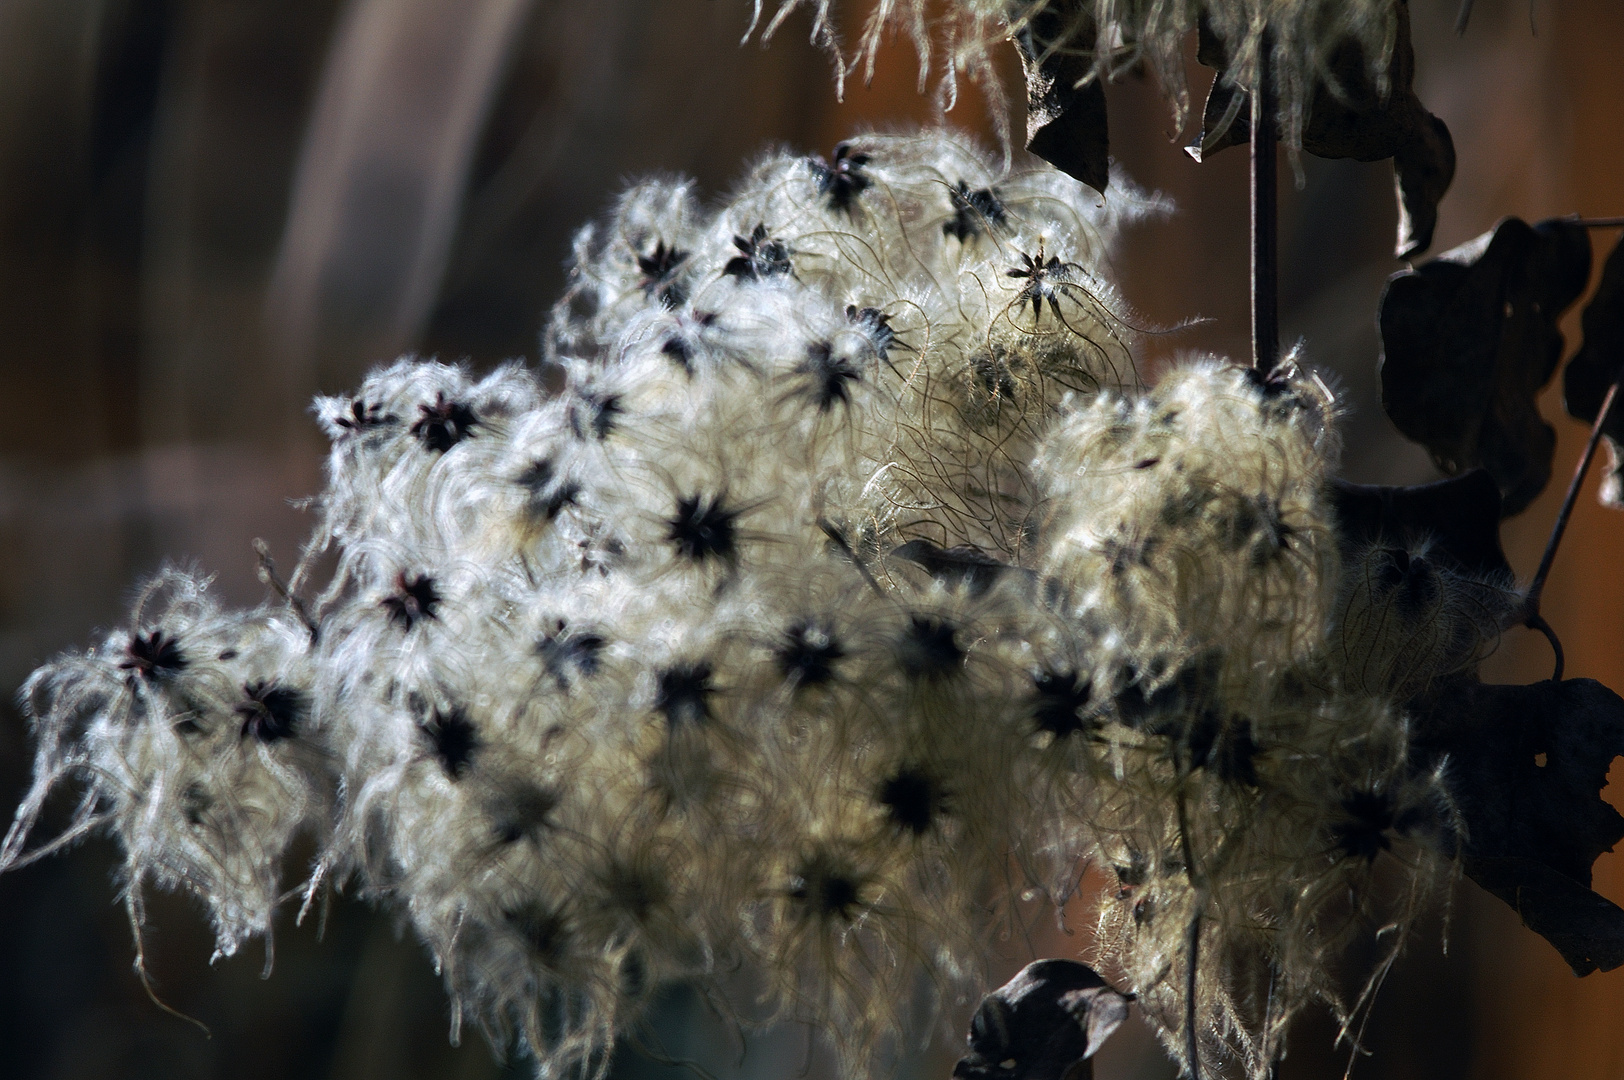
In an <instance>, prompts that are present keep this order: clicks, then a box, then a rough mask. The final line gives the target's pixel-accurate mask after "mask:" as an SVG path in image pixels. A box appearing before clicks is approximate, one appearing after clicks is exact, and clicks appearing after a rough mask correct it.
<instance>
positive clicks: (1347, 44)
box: [1185, 3, 1455, 259]
mask: <svg viewBox="0 0 1624 1080" xmlns="http://www.w3.org/2000/svg"><path fill="white" fill-rule="evenodd" d="M1397 15H1398V36H1397V39H1396V40H1395V41H1394V43H1393V56H1392V59H1391V61H1389V63H1388V66H1387V72H1386V86H1385V87H1383V86H1380V85H1378V82H1377V80H1376V79H1374V78H1372V76H1371V71H1370V65H1369V64H1368V63H1367V62H1366V58H1365V53H1364V49H1363V47H1362V46H1361V45H1360V44H1359V42H1358V41H1357V40H1355V39H1354V38H1352V37H1348V38H1343V39H1342V41H1340V42H1339V43H1338V44H1337V46H1336V48H1335V49H1333V50H1332V52H1331V55H1330V56H1329V57H1328V58H1327V61H1326V65H1325V71H1326V73H1327V76H1328V77H1327V78H1325V79H1322V80H1321V81H1320V82H1318V83H1316V84H1315V86H1314V93H1313V96H1312V98H1311V99H1310V100H1309V108H1308V118H1307V122H1306V123H1305V124H1304V126H1303V132H1302V138H1303V149H1304V150H1306V151H1308V152H1309V153H1310V154H1313V155H1315V156H1316V157H1322V158H1353V159H1354V160H1356V161H1380V160H1382V159H1383V158H1392V159H1393V170H1394V173H1395V179H1396V187H1397V190H1398V200H1399V230H1398V257H1399V258H1401V259H1405V258H1409V257H1410V256H1412V255H1414V254H1416V253H1418V252H1421V251H1425V250H1426V249H1427V248H1428V247H1429V246H1431V244H1432V232H1433V228H1434V226H1436V224H1437V222H1438V202H1439V201H1440V200H1441V199H1442V198H1443V197H1444V192H1446V191H1448V190H1449V182H1450V181H1451V180H1452V179H1454V176H1455V144H1454V141H1453V140H1452V139H1451V138H1450V137H1449V129H1448V128H1447V127H1446V126H1445V125H1444V122H1443V121H1442V120H1440V119H1438V118H1437V117H1436V116H1433V115H1432V114H1431V113H1429V112H1428V111H1427V110H1426V108H1425V107H1424V106H1422V104H1421V99H1420V98H1418V97H1416V96H1415V89H1414V86H1413V83H1414V79H1415V50H1414V49H1413V48H1412V47H1411V45H1410V15H1409V8H1408V7H1407V6H1406V5H1405V4H1403V3H1400V4H1399V5H1398V6H1397ZM1199 26H1200V42H1199V46H1198V49H1197V54H1196V56H1197V59H1199V60H1200V61H1201V63H1203V64H1205V65H1207V66H1208V67H1213V68H1217V69H1218V75H1217V76H1216V77H1215V78H1214V79H1213V83H1212V90H1211V91H1210V92H1209V93H1208V96H1207V104H1206V108H1205V109H1203V110H1202V115H1201V135H1200V137H1199V138H1197V139H1196V141H1195V142H1194V143H1192V144H1191V145H1189V146H1188V147H1186V148H1185V149H1186V151H1187V152H1188V153H1189V155H1190V156H1191V157H1193V158H1195V160H1197V161H1202V160H1204V159H1205V158H1206V157H1207V156H1208V155H1211V154H1215V153H1217V152H1218V151H1220V150H1222V149H1224V148H1225V147H1229V146H1237V145H1239V144H1241V143H1244V142H1248V141H1250V139H1251V137H1252V120H1251V116H1252V106H1251V98H1250V95H1249V94H1248V93H1247V92H1246V91H1245V90H1243V89H1241V88H1239V87H1236V86H1235V85H1234V84H1233V83H1230V82H1229V81H1227V80H1226V78H1225V72H1226V70H1227V69H1228V67H1229V57H1228V55H1227V54H1226V52H1225V50H1224V46H1223V42H1222V41H1221V40H1220V39H1219V38H1218V36H1217V35H1216V34H1214V33H1213V32H1212V30H1211V28H1210V27H1209V26H1208V25H1207V22H1206V20H1205V18H1203V19H1202V20H1201V22H1200V24H1199Z"/></svg>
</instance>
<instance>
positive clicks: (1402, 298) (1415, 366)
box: [1379, 218, 1590, 517]
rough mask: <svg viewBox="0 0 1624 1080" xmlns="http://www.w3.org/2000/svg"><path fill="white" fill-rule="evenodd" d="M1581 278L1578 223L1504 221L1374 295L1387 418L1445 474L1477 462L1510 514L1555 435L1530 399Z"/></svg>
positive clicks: (1528, 498)
mask: <svg viewBox="0 0 1624 1080" xmlns="http://www.w3.org/2000/svg"><path fill="white" fill-rule="evenodd" d="M1589 276H1590V239H1589V237H1588V236H1587V235H1586V233H1585V230H1584V229H1583V228H1582V227H1581V226H1579V225H1577V224H1575V223H1574V222H1571V221H1565V220H1561V219H1553V220H1550V221H1543V222H1540V223H1539V224H1538V225H1535V226H1529V225H1528V224H1527V223H1526V222H1524V221H1521V220H1519V219H1517V218H1507V219H1505V220H1504V221H1502V222H1500V224H1499V225H1497V226H1495V228H1494V229H1493V231H1491V232H1488V233H1485V234H1484V235H1482V236H1480V237H1478V238H1477V239H1475V240H1473V241H1471V242H1469V243H1466V244H1463V245H1461V246H1460V247H1458V248H1456V249H1454V250H1453V251H1450V252H1446V253H1445V254H1443V255H1440V256H1439V257H1438V258H1436V259H1433V260H1432V261H1431V262H1428V263H1424V264H1423V265H1421V266H1420V267H1418V268H1417V269H1415V270H1408V271H1405V272H1403V273H1400V274H1396V275H1394V276H1393V277H1392V278H1391V279H1390V280H1389V281H1388V283H1387V289H1386V291H1385V292H1384V293H1383V294H1382V300H1381V314H1380V317H1379V322H1380V325H1381V335H1382V358H1381V361H1380V364H1381V378H1382V405H1383V406H1384V407H1385V408H1386V410H1387V415H1388V416H1389V417H1390V418H1391V419H1392V421H1393V423H1394V424H1396V425H1397V426H1398V429H1399V430H1400V431H1402V432H1403V433H1404V434H1405V436H1406V437H1408V438H1410V439H1413V440H1414V441H1416V442H1418V443H1420V444H1422V445H1423V446H1425V447H1426V448H1427V450H1428V451H1429V452H1430V453H1431V454H1432V460H1433V461H1434V462H1435V463H1436V464H1437V465H1438V467H1439V468H1440V469H1442V470H1443V471H1445V472H1447V473H1451V474H1458V473H1462V472H1465V471H1466V470H1468V469H1472V468H1476V467H1479V466H1481V467H1483V468H1485V469H1487V470H1488V471H1489V474H1490V475H1491V476H1493V477H1494V479H1495V482H1496V483H1497V484H1499V485H1500V491H1501V493H1502V495H1503V497H1504V503H1503V506H1502V510H1503V512H1504V513H1505V515H1506V516H1508V517H1509V516H1511V515H1512V514H1516V513H1519V512H1521V511H1522V510H1524V509H1526V508H1527V506H1528V504H1529V503H1531V502H1532V501H1533V500H1534V497H1535V496H1536V495H1538V494H1539V493H1540V491H1541V490H1543V489H1544V487H1545V484H1546V482H1547V481H1548V480H1549V479H1550V477H1551V455H1552V452H1553V451H1554V449H1555V447H1556V432H1555V430H1554V429H1553V428H1552V427H1551V426H1550V425H1549V424H1547V423H1545V421H1544V420H1543V419H1541V417H1540V415H1539V407H1538V405H1537V403H1536V398H1537V397H1538V395H1539V391H1540V389H1541V388H1542V387H1543V386H1544V385H1545V384H1546V383H1547V382H1549V381H1550V378H1551V376H1552V374H1554V373H1555V371H1556V364H1557V361H1558V360H1559V359H1560V358H1561V355H1562V333H1561V331H1560V330H1558V329H1557V320H1558V319H1559V318H1561V315H1562V312H1563V311H1565V310H1566V309H1567V308H1568V307H1569V305H1571V304H1572V303H1573V302H1574V301H1575V300H1577V299H1578V298H1579V294H1580V293H1582V292H1583V291H1584V287H1585V283H1586V281H1587V280H1588V279H1589Z"/></svg>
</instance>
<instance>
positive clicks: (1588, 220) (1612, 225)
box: [1571, 217, 1624, 229]
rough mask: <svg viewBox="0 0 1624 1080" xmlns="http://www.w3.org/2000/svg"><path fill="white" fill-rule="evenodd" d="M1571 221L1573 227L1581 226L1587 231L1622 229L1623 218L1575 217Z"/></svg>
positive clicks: (1623, 224) (1623, 225)
mask: <svg viewBox="0 0 1624 1080" xmlns="http://www.w3.org/2000/svg"><path fill="white" fill-rule="evenodd" d="M1571 220H1572V221H1573V223H1574V224H1575V225H1582V226H1584V227H1585V228H1587V229H1619V228H1624V217H1576V218H1572V219H1571Z"/></svg>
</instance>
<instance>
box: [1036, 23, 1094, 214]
mask: <svg viewBox="0 0 1624 1080" xmlns="http://www.w3.org/2000/svg"><path fill="white" fill-rule="evenodd" d="M1093 39H1094V34H1093V26H1092V24H1085V25H1081V26H1080V25H1079V24H1078V21H1077V17H1076V15H1075V14H1074V13H1071V12H1068V11H1067V10H1066V5H1063V4H1050V5H1047V6H1045V7H1044V8H1043V9H1042V10H1041V11H1038V12H1036V13H1035V14H1033V15H1032V17H1031V18H1030V19H1029V20H1027V22H1026V23H1025V24H1024V26H1023V27H1022V29H1021V31H1020V33H1019V34H1018V35H1017V36H1016V39H1015V44H1016V45H1017V46H1018V47H1019V49H1020V53H1021V67H1022V69H1023V70H1024V71H1025V72H1026V148H1027V149H1028V150H1030V151H1031V152H1032V153H1034V154H1036V155H1037V156H1038V157H1040V158H1042V159H1043V160H1044V161H1047V162H1048V163H1049V164H1051V165H1053V166H1054V167H1055V168H1057V169H1059V170H1060V171H1061V172H1064V173H1067V174H1069V175H1071V176H1074V177H1076V178H1077V179H1078V180H1081V181H1082V182H1083V183H1085V184H1087V185H1088V186H1089V187H1091V188H1093V189H1094V190H1095V191H1098V192H1100V193H1101V194H1104V192H1105V187H1106V183H1107V182H1108V180H1109V178H1110V161H1111V159H1110V148H1111V141H1110V134H1109V124H1108V121H1107V119H1106V111H1105V89H1104V87H1102V86H1101V85H1100V80H1099V79H1098V78H1097V77H1095V75H1094V57H1093V55H1092V53H1090V52H1085V51H1081V50H1079V49H1078V48H1077V47H1076V43H1080V42H1088V43H1092V42H1093ZM1060 43H1067V45H1066V47H1060Z"/></svg>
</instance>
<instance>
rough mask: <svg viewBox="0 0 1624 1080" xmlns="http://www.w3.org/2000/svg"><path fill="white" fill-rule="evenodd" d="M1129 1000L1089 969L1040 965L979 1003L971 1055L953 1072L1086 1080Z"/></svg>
mask: <svg viewBox="0 0 1624 1080" xmlns="http://www.w3.org/2000/svg"><path fill="white" fill-rule="evenodd" d="M1129 1000H1130V999H1129V998H1128V997H1127V996H1126V995H1124V994H1121V993H1119V992H1118V991H1116V990H1115V989H1113V988H1112V987H1111V986H1110V984H1108V983H1107V982H1106V981H1105V980H1104V979H1102V978H1100V976H1099V975H1098V974H1097V973H1096V972H1095V971H1094V970H1093V969H1092V968H1090V967H1087V966H1085V965H1083V964H1079V963H1077V962H1076V961H1073V960H1038V961H1036V962H1034V963H1031V964H1028V965H1026V967H1024V968H1022V969H1021V971H1020V973H1019V974H1017V975H1016V976H1015V977H1014V978H1013V979H1011V980H1010V981H1009V982H1007V983H1005V984H1004V985H1003V986H1001V987H999V988H998V989H997V990H994V991H993V992H992V993H990V994H988V995H987V996H986V997H984V998H982V999H981V1005H980V1007H979V1008H977V1009H976V1014H975V1016H974V1017H973V1018H972V1019H971V1021H970V1049H969V1053H967V1054H965V1055H964V1057H962V1058H960V1059H959V1062H958V1064H957V1065H955V1066H954V1067H953V1075H954V1076H956V1077H964V1078H966V1080H993V1078H997V1080H1090V1078H1091V1077H1092V1076H1093V1075H1094V1064H1093V1062H1092V1061H1090V1060H1088V1059H1089V1058H1091V1057H1093V1056H1094V1051H1096V1050H1098V1049H1099V1048H1100V1044H1101V1043H1103V1042H1105V1040H1106V1039H1107V1038H1109V1037H1110V1035H1111V1033H1112V1032H1114V1031H1115V1030H1116V1029H1117V1028H1118V1027H1120V1026H1121V1025H1122V1021H1124V1020H1126V1019H1127V1018H1128V1002H1129Z"/></svg>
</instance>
